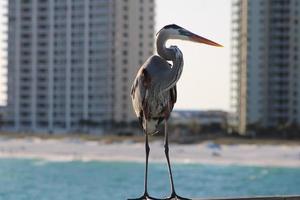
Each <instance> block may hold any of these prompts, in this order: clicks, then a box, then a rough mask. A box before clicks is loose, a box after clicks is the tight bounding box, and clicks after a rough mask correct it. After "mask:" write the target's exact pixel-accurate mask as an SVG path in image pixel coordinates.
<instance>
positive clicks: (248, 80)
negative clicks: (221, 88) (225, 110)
mask: <svg viewBox="0 0 300 200" xmlns="http://www.w3.org/2000/svg"><path fill="white" fill-rule="evenodd" d="M299 12H300V2H299V1H297V0H256V1H250V0H233V1H232V55H231V57H232V59H231V109H232V112H233V113H234V114H235V117H234V118H233V120H232V122H231V123H232V124H234V125H236V127H237V130H238V132H240V133H242V134H245V133H246V132H247V127H251V126H259V127H265V128H268V127H273V128H274V127H275V128H276V127H279V126H284V125H291V124H298V125H300V81H299V80H300V62H299V56H300V51H299V49H300V34H299V33H300V32H299V30H300V24H299V20H300V14H299Z"/></svg>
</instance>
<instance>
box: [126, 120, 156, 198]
mask: <svg viewBox="0 0 300 200" xmlns="http://www.w3.org/2000/svg"><path fill="white" fill-rule="evenodd" d="M145 152H146V165H145V179H144V181H145V182H144V193H143V195H142V196H141V197H139V198H136V199H128V200H147V199H149V198H150V196H149V194H148V158H149V153H150V147H149V141H148V134H147V124H146V131H145ZM151 199H154V198H151Z"/></svg>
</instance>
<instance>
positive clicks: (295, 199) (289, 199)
mask: <svg viewBox="0 0 300 200" xmlns="http://www.w3.org/2000/svg"><path fill="white" fill-rule="evenodd" d="M299 192H300V191H299ZM194 200H300V196H274V197H235V198H211V199H207V198H206V199H204V198H203V199H194Z"/></svg>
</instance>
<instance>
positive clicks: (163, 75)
mask: <svg viewBox="0 0 300 200" xmlns="http://www.w3.org/2000/svg"><path fill="white" fill-rule="evenodd" d="M143 67H144V68H145V70H146V71H147V73H148V75H149V77H150V78H151V81H150V84H151V87H152V88H153V90H154V91H155V92H156V93H159V92H162V91H165V90H166V89H170V88H169V87H170V84H171V82H172V76H171V73H172V68H171V67H172V66H171V64H170V63H168V62H167V61H166V60H164V59H162V58H161V57H159V56H156V55H155V56H152V57H150V58H149V59H148V60H147V61H146V62H145V64H144V65H143Z"/></svg>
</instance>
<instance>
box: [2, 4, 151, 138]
mask: <svg viewBox="0 0 300 200" xmlns="http://www.w3.org/2000/svg"><path fill="white" fill-rule="evenodd" d="M140 18H145V19H140ZM136 22H140V23H136ZM141 24H142V25H144V26H145V24H147V26H145V27H141ZM141 38H144V40H143V39H141ZM145 38H146V39H145ZM153 38H154V2H153V1H134V0H124V1H121V0H113V1H110V0H85V1H81V0H65V1H61V0H9V2H8V65H7V66H8V67H7V70H8V81H7V83H8V84H7V90H8V95H7V110H8V113H7V117H6V118H7V119H6V120H7V122H8V124H9V127H12V128H13V130H15V131H31V132H40V131H45V132H73V131H82V130H83V129H84V128H85V127H86V126H93V127H94V128H95V127H97V129H98V128H99V129H101V128H103V126H104V125H105V124H106V125H107V124H109V123H111V122H113V121H116V122H121V121H126V122H130V121H131V120H134V119H135V118H134V115H133V111H132V109H131V104H130V98H129V96H130V84H131V81H132V79H133V74H134V73H136V71H137V69H138V67H139V64H140V63H141V62H143V61H144V60H145V59H146V57H147V56H149V54H150V52H151V53H152V51H153V44H152V43H153ZM139 39H140V40H139ZM142 40H143V42H144V43H143V44H142V45H140V42H142ZM145 41H146V43H145ZM150 42H151V44H152V45H150Z"/></svg>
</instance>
